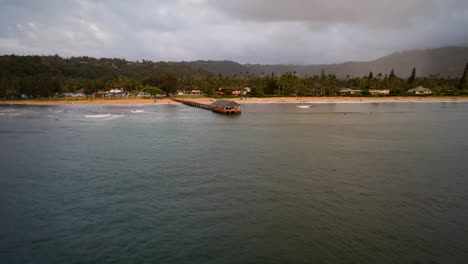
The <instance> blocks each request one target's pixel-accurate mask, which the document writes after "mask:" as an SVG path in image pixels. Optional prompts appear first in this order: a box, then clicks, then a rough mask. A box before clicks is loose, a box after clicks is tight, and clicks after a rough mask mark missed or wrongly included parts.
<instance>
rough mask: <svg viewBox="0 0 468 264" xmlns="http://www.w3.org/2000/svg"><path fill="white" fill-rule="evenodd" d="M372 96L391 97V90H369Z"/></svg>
mask: <svg viewBox="0 0 468 264" xmlns="http://www.w3.org/2000/svg"><path fill="white" fill-rule="evenodd" d="M369 93H370V94H371V95H389V94H390V90H389V89H369Z"/></svg>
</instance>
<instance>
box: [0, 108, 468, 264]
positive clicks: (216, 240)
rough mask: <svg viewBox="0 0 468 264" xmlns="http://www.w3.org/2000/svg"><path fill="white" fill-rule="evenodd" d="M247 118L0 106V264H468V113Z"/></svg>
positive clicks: (351, 112) (372, 111)
mask: <svg viewBox="0 0 468 264" xmlns="http://www.w3.org/2000/svg"><path fill="white" fill-rule="evenodd" d="M132 110H140V111H138V113H135V111H134V113H132V112H131V111H132ZM243 110H244V112H243V114H242V115H241V116H231V117H229V116H223V115H218V114H213V113H211V112H209V111H206V110H202V109H196V108H190V107H187V106H181V105H179V106H176V105H166V106H106V107H104V106H60V107H31V106H29V107H20V106H17V107H14V106H0V150H1V154H0V174H1V176H0V263H466V262H467V261H468V104H467V103H380V104H312V105H311V107H310V108H308V109H301V108H297V107H296V105H294V104H271V105H266V104H257V105H246V106H244V107H243ZM141 111H143V112H141Z"/></svg>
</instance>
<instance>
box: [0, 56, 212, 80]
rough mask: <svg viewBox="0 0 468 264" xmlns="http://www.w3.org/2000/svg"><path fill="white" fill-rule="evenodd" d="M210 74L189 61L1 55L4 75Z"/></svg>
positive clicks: (118, 75)
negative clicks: (136, 60)
mask: <svg viewBox="0 0 468 264" xmlns="http://www.w3.org/2000/svg"><path fill="white" fill-rule="evenodd" d="M197 72H202V73H206V72H205V71H203V70H200V69H199V68H196V67H193V66H192V65H190V64H188V63H185V62H152V61H142V62H132V61H127V60H124V59H107V58H101V59H96V58H91V57H71V58H62V57H59V56H15V55H5V56H0V75H6V76H10V77H13V76H17V77H23V76H31V75H45V76H63V77H67V78H85V79H100V78H134V79H143V78H148V77H149V76H155V75H159V74H163V73H175V74H177V75H179V76H183V75H188V74H193V73H197Z"/></svg>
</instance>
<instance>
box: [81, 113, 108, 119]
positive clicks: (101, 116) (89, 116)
mask: <svg viewBox="0 0 468 264" xmlns="http://www.w3.org/2000/svg"><path fill="white" fill-rule="evenodd" d="M111 116H112V115H111V114H105V115H85V116H84V117H86V118H106V117H111Z"/></svg>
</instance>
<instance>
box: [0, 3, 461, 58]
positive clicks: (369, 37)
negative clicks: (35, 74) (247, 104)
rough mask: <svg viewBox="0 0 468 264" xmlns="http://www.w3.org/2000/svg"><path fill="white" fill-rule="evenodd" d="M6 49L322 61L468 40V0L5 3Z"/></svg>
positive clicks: (2, 48)
mask: <svg viewBox="0 0 468 264" xmlns="http://www.w3.org/2000/svg"><path fill="white" fill-rule="evenodd" d="M0 7H1V8H0V54H12V53H14V54H22V55H26V54H40V55H43V54H59V55H61V56H67V57H68V56H94V57H118V58H126V59H131V60H137V59H138V60H141V59H147V60H155V61H191V60H199V59H202V60H234V61H237V62H241V63H262V64H265V63H268V64H276V63H298V64H318V63H336V62H344V61H354V60H371V59H376V58H378V57H380V56H384V55H387V54H389V53H392V52H394V51H401V50H407V49H414V48H433V47H440V46H448V45H457V46H468V0H380V1H379V0H225V1H223V0H153V1H150V0H126V1H124V0H95V1H92V0H40V1H39V0H0Z"/></svg>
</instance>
